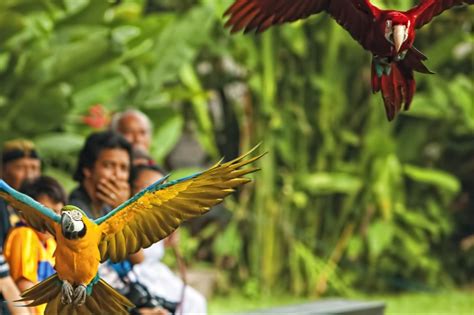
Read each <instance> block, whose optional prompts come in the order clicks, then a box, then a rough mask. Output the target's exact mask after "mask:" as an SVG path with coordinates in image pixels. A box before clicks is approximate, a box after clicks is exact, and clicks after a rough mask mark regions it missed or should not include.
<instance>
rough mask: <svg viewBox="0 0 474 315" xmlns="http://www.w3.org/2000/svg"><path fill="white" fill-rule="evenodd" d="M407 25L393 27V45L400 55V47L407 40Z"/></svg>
mask: <svg viewBox="0 0 474 315" xmlns="http://www.w3.org/2000/svg"><path fill="white" fill-rule="evenodd" d="M406 30H407V27H406V25H395V26H393V44H394V45H395V51H396V52H397V53H398V52H399V51H400V47H402V44H403V42H404V41H405V39H406V36H405V34H406Z"/></svg>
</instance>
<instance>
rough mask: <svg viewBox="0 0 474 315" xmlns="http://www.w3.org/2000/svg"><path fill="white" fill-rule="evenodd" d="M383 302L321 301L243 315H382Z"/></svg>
mask: <svg viewBox="0 0 474 315" xmlns="http://www.w3.org/2000/svg"><path fill="white" fill-rule="evenodd" d="M384 309H385V304H384V303H383V302H364V301H350V300H339V299H334V300H333V299H331V300H323V301H317V302H311V303H305V304H298V305H289V306H283V307H275V308H269V309H264V310H255V311H250V312H245V313H244V314H249V315H250V314H292V315H293V314H301V315H335V314H340V315H343V314H344V315H383V313H384Z"/></svg>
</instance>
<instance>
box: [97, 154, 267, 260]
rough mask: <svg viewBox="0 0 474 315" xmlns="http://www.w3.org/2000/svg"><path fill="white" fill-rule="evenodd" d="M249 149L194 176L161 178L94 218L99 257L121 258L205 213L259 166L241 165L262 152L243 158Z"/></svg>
mask: <svg viewBox="0 0 474 315" xmlns="http://www.w3.org/2000/svg"><path fill="white" fill-rule="evenodd" d="M254 149H255V148H254ZM254 149H253V150H254ZM253 150H252V151H253ZM252 151H250V152H248V153H247V154H245V155H243V156H240V157H238V158H236V159H235V160H232V161H230V162H227V163H221V162H218V163H217V164H215V165H214V166H213V167H211V168H210V169H208V170H207V171H204V172H202V173H198V174H195V175H193V176H189V177H186V178H182V179H179V180H176V181H172V182H170V183H166V184H162V183H163V181H164V180H165V179H166V178H164V179H161V180H159V181H158V182H156V183H154V184H152V185H151V186H149V187H147V188H145V189H144V190H142V191H141V192H139V193H138V194H137V195H135V196H134V197H133V198H131V199H129V200H128V201H126V202H125V203H123V204H122V205H121V206H119V207H118V208H116V209H114V210H113V211H112V212H110V213H109V214H107V215H105V216H103V217H101V218H99V219H97V220H95V222H96V223H97V224H98V225H99V227H100V228H101V230H102V240H101V241H100V243H99V250H100V255H101V261H105V260H107V259H110V260H112V261H113V262H117V261H121V260H123V259H125V258H126V257H127V256H128V255H130V254H132V253H135V252H137V251H138V250H139V249H140V248H146V247H148V246H150V245H152V244H153V243H155V242H158V241H159V240H161V239H163V238H165V237H167V236H168V235H170V234H171V233H172V232H173V231H174V230H175V229H176V228H177V227H178V226H179V225H180V224H181V223H182V222H183V221H185V220H188V219H190V218H193V217H197V216H200V215H202V214H204V213H205V212H207V211H209V209H210V208H211V207H212V206H214V205H216V204H218V203H220V202H221V201H222V200H223V199H224V197H226V196H227V195H229V194H230V193H232V192H233V191H234V189H235V188H236V187H238V186H240V185H242V184H245V183H247V182H249V181H250V179H248V178H245V177H243V176H244V175H246V174H249V173H252V172H255V171H256V170H258V169H257V168H246V169H240V168H241V167H242V166H244V165H246V164H249V163H251V162H253V161H255V160H257V159H259V158H260V157H261V156H262V155H258V156H256V157H253V158H249V159H245V157H246V156H248V155H249V154H250V153H251V152H252Z"/></svg>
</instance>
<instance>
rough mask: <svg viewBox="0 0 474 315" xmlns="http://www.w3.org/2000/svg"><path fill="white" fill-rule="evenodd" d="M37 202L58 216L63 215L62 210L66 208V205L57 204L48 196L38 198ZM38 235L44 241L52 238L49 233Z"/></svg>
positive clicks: (39, 233)
mask: <svg viewBox="0 0 474 315" xmlns="http://www.w3.org/2000/svg"><path fill="white" fill-rule="evenodd" d="M36 201H38V202H39V203H41V204H43V205H44V206H46V207H48V208H50V209H51V210H53V211H54V212H56V213H57V214H61V209H62V208H63V207H64V204H63V203H62V202H55V201H54V200H53V199H51V198H50V197H49V196H48V195H39V196H38V197H37V198H36ZM38 235H39V237H40V239H41V240H42V241H45V240H47V239H48V238H50V237H52V236H51V234H49V233H41V232H38Z"/></svg>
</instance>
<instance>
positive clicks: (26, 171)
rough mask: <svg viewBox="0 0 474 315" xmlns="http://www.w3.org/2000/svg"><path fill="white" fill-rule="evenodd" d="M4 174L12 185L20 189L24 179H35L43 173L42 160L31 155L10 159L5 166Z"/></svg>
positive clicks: (4, 177)
mask: <svg viewBox="0 0 474 315" xmlns="http://www.w3.org/2000/svg"><path fill="white" fill-rule="evenodd" d="M2 174H3V179H4V180H5V181H6V182H7V183H8V184H9V185H10V186H12V187H13V188H15V189H19V188H20V186H21V184H22V183H23V181H25V180H33V179H36V178H38V177H39V176H40V175H41V161H40V160H39V159H35V158H30V157H23V158H19V159H16V160H13V161H9V162H7V163H6V164H5V165H4V166H3V172H2Z"/></svg>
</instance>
